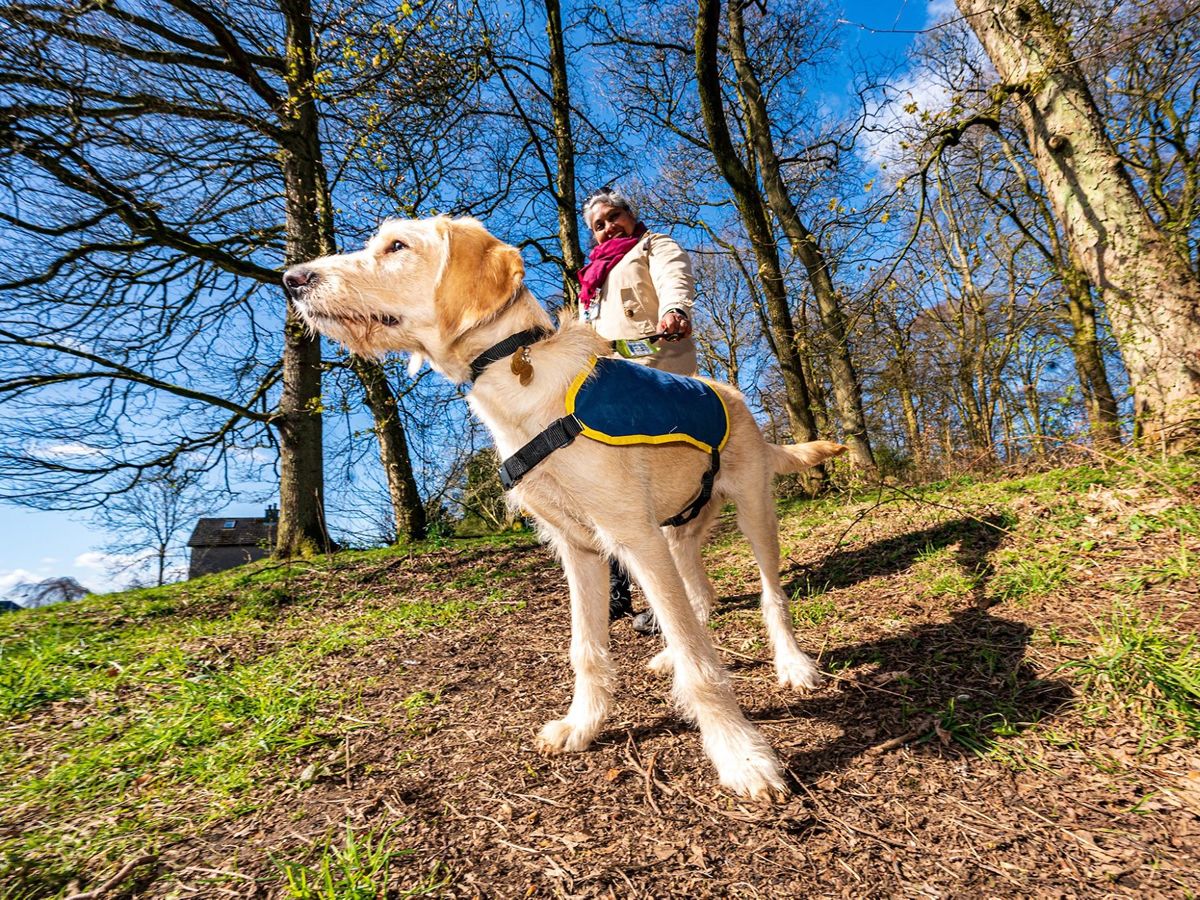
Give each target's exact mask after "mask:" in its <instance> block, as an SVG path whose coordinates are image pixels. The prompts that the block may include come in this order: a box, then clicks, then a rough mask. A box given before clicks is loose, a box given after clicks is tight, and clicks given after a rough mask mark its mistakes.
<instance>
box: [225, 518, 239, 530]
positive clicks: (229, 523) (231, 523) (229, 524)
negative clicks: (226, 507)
mask: <svg viewBox="0 0 1200 900" xmlns="http://www.w3.org/2000/svg"><path fill="white" fill-rule="evenodd" d="M222 527H223V528H236V527H237V519H226V520H225V524H224V525H223V526H222Z"/></svg>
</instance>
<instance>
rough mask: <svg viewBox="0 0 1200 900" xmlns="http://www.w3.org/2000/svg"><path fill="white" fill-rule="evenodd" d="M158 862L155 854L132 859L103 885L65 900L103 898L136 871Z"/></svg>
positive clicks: (72, 895)
mask: <svg viewBox="0 0 1200 900" xmlns="http://www.w3.org/2000/svg"><path fill="white" fill-rule="evenodd" d="M157 861H158V857H157V856H156V855H154V854H153V853H147V854H146V855H145V856H139V857H137V858H136V859H131V860H130V861H129V862H127V863H125V865H123V866H121V868H119V869H117V871H116V873H115V874H114V875H113V876H112V877H111V878H109V879H108V880H107V881H105V882H104V883H103V884H100V885H98V886H97V887H94V888H92V889H91V890H89V891H82V892H80V893H76V894H68V895H67V896H66V897H65V898H63V900H96V898H98V897H103V896H104V895H105V894H107V893H108V892H109V891H111V890H112V889H113V888H115V887H117V886H118V885H119V884H120V883H121V882H122V881H124V880H125V879H126V878H128V877H129V876H130V875H131V874H133V871H134V870H135V869H139V868H141V867H142V866H146V865H149V864H150V863H153V862H157Z"/></svg>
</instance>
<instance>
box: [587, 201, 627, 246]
mask: <svg viewBox="0 0 1200 900" xmlns="http://www.w3.org/2000/svg"><path fill="white" fill-rule="evenodd" d="M636 225H637V222H636V221H635V220H634V218H633V216H631V215H630V214H629V210H627V209H621V208H620V207H617V206H609V205H608V204H607V203H597V204H596V205H595V206H593V207H592V237H594V238H595V239H596V243H597V244H603V243H604V242H605V241H609V240H612V239H613V238H615V237H630V236H631V235H632V234H633V229H634V227H635V226H636Z"/></svg>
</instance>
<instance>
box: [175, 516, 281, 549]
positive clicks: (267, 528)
mask: <svg viewBox="0 0 1200 900" xmlns="http://www.w3.org/2000/svg"><path fill="white" fill-rule="evenodd" d="M229 523H232V525H230V524H229ZM275 524H276V523H275V522H274V521H271V520H268V519H238V518H234V517H232V516H230V517H226V518H222V519H201V520H200V521H198V522H197V523H196V529H195V530H194V531H193V532H192V536H191V537H190V538H188V546H189V547H260V546H262V545H263V544H266V545H268V546H273V545H274V544H275Z"/></svg>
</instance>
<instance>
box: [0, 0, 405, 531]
mask: <svg viewBox="0 0 1200 900" xmlns="http://www.w3.org/2000/svg"><path fill="white" fill-rule="evenodd" d="M355 12H356V11H355V9H353V8H350V9H347V10H343V11H342V13H343V14H342V15H341V16H340V17H338V18H337V21H338V22H339V25H340V26H341V27H342V28H343V31H342V33H341V34H340V35H339V40H338V41H335V42H332V43H334V44H336V45H337V46H338V48H339V49H342V50H344V49H345V48H346V47H350V48H351V49H352V50H353V51H354V53H356V54H359V55H361V54H363V53H364V51H366V52H368V54H369V53H370V50H371V49H374V50H375V51H377V52H376V56H379V55H381V54H382V55H384V56H386V55H387V52H388V51H389V50H390V52H391V53H392V54H393V56H394V55H396V54H397V53H398V51H399V50H401V49H403V45H404V42H405V41H406V40H407V39H408V36H409V33H410V29H409V28H408V25H409V24H410V23H402V24H404V25H405V27H404V28H397V27H395V26H392V27H391V28H390V29H384V30H382V31H380V30H375V31H372V30H371V28H369V27H362V28H360V27H359V25H358V23H360V22H361V21H362V18H363V17H362V16H361V15H360V16H358V17H357V18H356V15H355ZM3 15H4V18H5V21H6V23H7V25H8V27H7V28H6V29H5V36H4V40H3V48H2V49H3V59H2V61H0V66H2V68H0V79H2V80H3V81H4V82H5V83H7V84H8V85H9V86H11V87H13V88H14V96H15V99H14V101H13V102H12V103H11V104H9V105H7V106H6V107H4V108H3V109H2V110H0V136H2V137H3V141H4V145H5V149H6V150H7V152H8V153H9V155H10V158H19V159H21V160H23V161H24V162H25V163H26V164H27V166H28V167H29V168H27V169H25V170H23V171H20V172H17V173H16V174H15V175H13V176H12V177H10V178H9V179H8V182H7V187H8V189H9V191H10V196H11V197H12V198H13V200H14V203H13V204H12V208H13V209H14V210H15V214H12V215H6V216H5V217H4V218H3V220H2V223H3V224H4V225H6V226H7V227H9V228H11V229H13V230H14V232H16V233H20V234H22V235H24V236H25V237H26V238H30V239H32V240H31V241H30V243H31V244H32V245H33V246H34V247H37V248H38V250H39V252H40V253H41V254H42V256H41V257H40V258H41V259H43V260H45V266H44V269H43V270H42V271H40V272H38V273H36V274H34V275H33V276H30V277H26V278H23V279H20V280H13V281H11V282H8V283H6V284H4V285H2V286H0V288H3V290H4V293H5V294H6V295H7V296H9V297H11V298H12V302H13V304H14V306H15V308H16V309H17V311H18V312H17V315H16V316H15V317H14V318H12V319H10V327H9V329H8V330H6V331H5V333H4V334H3V335H2V336H0V337H2V338H3V339H6V340H8V341H9V342H10V343H12V345H13V346H14V347H17V348H19V350H20V360H21V361H24V362H26V363H28V364H29V365H30V366H31V367H32V368H27V369H25V370H24V371H22V370H20V369H17V370H14V371H13V373H12V374H13V377H12V378H9V379H8V380H6V381H5V382H4V384H3V387H4V388H5V390H4V394H5V396H6V397H7V398H8V400H9V401H13V400H18V401H19V400H22V399H24V400H28V399H29V398H30V396H31V394H32V392H36V391H41V392H42V393H43V396H45V394H46V390H47V389H53V388H57V387H59V386H60V385H61V384H63V383H75V384H81V385H82V384H86V385H89V386H95V391H96V393H98V394H99V395H101V396H109V397H120V398H123V399H121V400H119V402H109V403H107V404H104V403H101V404H99V405H96V404H93V405H92V407H91V409H92V412H93V415H92V417H91V418H90V419H89V418H88V417H87V413H86V404H85V403H80V404H78V405H76V406H75V407H74V408H75V409H76V410H77V412H78V415H77V416H76V417H75V419H74V422H73V423H72V424H73V425H74V426H75V427H76V434H77V435H78V436H79V437H81V438H82V437H83V436H84V435H85V434H86V435H90V436H92V437H95V436H97V435H104V434H105V433H111V432H113V431H114V428H113V427H112V426H113V424H114V423H115V422H124V423H125V424H124V425H123V426H121V427H122V430H123V431H124V432H125V434H124V437H125V438H126V440H123V441H121V442H117V443H115V444H114V445H113V446H111V447H109V448H108V452H106V453H105V452H102V453H100V454H93V456H92V458H91V459H90V460H88V459H76V460H74V461H73V463H72V464H71V465H63V464H62V461H61V460H55V461H52V462H51V463H50V464H49V465H47V463H46V461H45V460H44V459H37V458H30V456H29V454H28V453H23V448H22V446H21V444H20V442H19V441H17V442H14V444H12V445H10V446H13V447H14V450H13V452H12V453H11V454H10V455H9V457H8V458H9V459H10V460H12V461H13V469H14V470H17V471H19V470H20V469H21V464H22V463H28V464H30V465H32V466H33V467H34V470H35V471H36V472H40V473H41V474H43V475H45V476H47V477H49V478H50V480H51V481H56V482H57V484H58V486H59V487H60V488H61V487H62V486H63V485H64V484H73V485H74V486H75V487H76V488H78V489H81V490H83V491H84V492H85V493H86V491H88V490H90V489H91V488H98V489H99V490H100V493H99V494H98V495H96V494H95V493H93V494H91V495H90V498H91V501H92V502H94V501H95V500H96V499H97V498H98V499H100V500H103V497H104V496H106V495H107V494H109V493H112V492H113V491H119V490H121V489H122V488H124V487H128V486H130V485H133V484H136V483H137V482H138V480H139V479H140V478H141V477H142V476H141V473H143V472H150V471H153V470H155V469H157V468H161V467H163V466H167V465H169V464H170V463H171V462H172V460H173V459H174V458H175V457H176V456H177V455H179V454H180V453H182V452H190V451H192V450H195V449H198V448H202V447H204V448H209V449H210V450H212V451H213V453H211V454H210V456H209V463H208V464H209V465H213V464H215V463H216V462H217V461H219V460H220V459H221V451H222V450H223V449H224V448H225V447H226V446H228V445H230V444H231V443H233V442H235V441H236V440H243V441H244V440H246V439H247V438H248V436H249V435H251V434H253V433H254V431H256V430H257V429H259V428H261V427H262V426H263V425H269V426H270V427H271V432H270V435H269V437H268V438H267V439H266V440H268V441H270V442H272V443H276V445H277V446H278V449H279V457H278V460H279V470H280V471H279V476H280V505H281V511H280V512H281V515H280V529H279V544H278V551H279V552H280V553H281V554H291V553H303V552H310V551H312V550H314V549H318V548H322V547H326V546H328V543H329V542H328V533H327V523H326V515H325V510H324V496H323V495H324V490H323V466H322V423H321V411H322V401H321V390H320V385H321V378H320V375H321V367H322V360H321V355H320V343H319V341H318V340H317V339H316V338H315V337H314V336H312V335H310V334H308V333H307V332H306V331H305V330H304V328H303V327H302V326H301V325H300V323H299V322H298V321H297V320H296V319H295V317H294V315H293V313H292V311H291V309H290V307H288V306H285V307H283V309H282V310H280V311H281V312H282V313H283V315H282V316H279V317H277V314H276V313H275V312H274V311H273V310H272V311H271V312H270V313H268V312H267V310H268V309H269V307H263V310H262V311H261V312H257V313H256V311H255V310H254V309H253V307H251V306H249V305H248V303H247V301H248V300H249V299H250V298H251V297H253V296H255V295H256V294H257V293H258V292H259V291H261V290H264V289H267V290H270V292H271V296H272V298H273V299H274V298H282V292H281V291H279V290H278V286H277V285H278V274H277V269H276V267H275V266H276V265H278V263H280V262H283V263H285V264H287V263H292V262H297V261H300V260H302V259H308V258H311V257H313V256H317V255H320V254H322V253H326V252H331V251H332V250H333V249H334V248H333V216H334V211H333V205H332V199H331V195H330V185H329V177H328V173H327V169H326V165H325V160H324V158H323V147H322V137H321V133H320V132H321V110H322V109H328V108H330V107H331V106H333V105H335V104H336V102H338V101H339V100H340V99H342V98H340V97H335V96H323V95H322V93H321V89H320V85H319V82H321V80H322V79H321V77H320V76H321V70H320V61H319V59H318V56H319V53H320V52H321V51H320V48H319V47H318V44H317V41H316V39H315V37H314V21H315V20H314V12H313V10H312V8H311V7H310V5H309V4H308V2H307V0H289V2H285V3H284V4H283V5H282V6H279V7H272V6H255V5H251V6H246V7H243V8H241V9H240V11H239V12H238V13H237V14H236V15H234V14H231V13H230V12H229V11H228V10H227V9H225V8H224V7H215V6H209V5H206V4H205V3H204V2H201V0H169V2H163V3H158V4H151V5H150V6H146V7H140V8H138V9H136V10H133V9H126V8H124V7H123V6H121V5H120V4H119V3H106V4H100V5H96V6H83V7H74V6H71V5H66V6H53V5H51V6H46V5H30V4H13V5H10V6H8V7H6V8H5V10H4V12H3ZM371 42H374V47H373V48H372V47H368V45H369V44H370V43H371ZM380 45H382V46H380ZM328 46H329V44H328V43H327V45H326V47H327V49H328ZM344 57H345V54H343V60H344ZM351 58H353V56H352V57H351ZM388 70H389V64H388V63H386V62H384V63H382V64H377V65H375V66H373V67H371V70H370V71H369V72H365V73H359V75H358V78H357V79H345V80H346V81H349V82H350V83H348V84H345V86H344V89H345V90H347V91H348V93H349V95H350V96H355V91H356V90H359V88H357V87H356V84H357V85H361V84H363V83H374V82H379V81H380V80H384V81H386V76H387V74H388ZM95 71H104V72H106V73H108V77H106V78H105V79H102V80H97V79H96V78H95V77H94V72H95ZM327 74H328V73H327ZM326 80H329V79H326ZM47 179H50V181H49V182H48V181H47ZM33 196H37V197H39V198H42V200H43V202H40V203H36V204H35V203H30V202H29V198H30V197H33ZM26 207H28V209H29V212H28V213H26V212H24V211H23V209H24V208H26ZM79 210H82V212H80V211H79ZM35 258H36V257H35ZM84 279H87V280H88V281H90V285H89V287H90V288H92V289H95V288H96V287H99V288H100V291H99V292H94V291H89V290H81V289H79V287H78V285H79V284H80V283H81V282H82V281H83V280H84ZM168 295H169V296H168ZM31 299H33V300H35V301H36V302H38V303H41V304H43V305H45V306H54V307H56V308H59V307H61V305H62V304H63V303H64V302H66V303H69V304H71V305H72V306H73V307H74V309H75V311H76V312H77V316H76V318H75V319H74V320H72V319H71V318H70V316H67V315H63V316H56V315H53V314H51V315H48V316H43V324H42V325H39V324H37V323H35V322H34V321H32V320H31V318H32V317H29V316H21V315H20V310H23V309H28V308H29V302H30V300H31ZM130 301H133V304H132V305H130ZM276 302H277V301H276ZM122 317H123V318H124V320H123V321H122V322H121V324H120V325H116V326H115V321H116V320H118V319H121V318H122ZM138 317H140V318H141V321H140V322H139V323H138V324H140V325H141V326H142V327H141V333H140V334H138V335H137V337H135V338H134V339H132V340H131V339H130V335H131V334H132V333H135V332H136V331H137V329H135V328H134V327H133V326H134V322H133V321H132V320H133V319H135V318H138ZM273 318H274V319H276V321H278V326H277V327H278V328H279V331H278V332H277V333H278V334H281V335H282V344H281V346H280V347H279V351H278V352H280V353H281V363H280V364H279V365H278V366H270V365H263V364H262V363H260V362H259V353H260V352H261V351H263V350H265V349H267V347H268V346H269V345H270V344H271V343H274V342H273V341H272V340H271V339H270V337H269V328H265V327H264V322H263V320H268V321H269V320H270V319H273ZM46 319H50V320H52V321H53V325H52V327H51V328H45V327H44V322H45V320H46ZM114 326H115V327H114ZM126 327H127V328H129V329H130V330H129V331H128V332H125V331H124V330H123V329H124V328H126ZM218 329H221V330H220V331H218ZM238 333H240V334H241V335H242V336H241V338H240V339H239V338H238V337H236V336H235V335H236V334H238ZM239 345H240V346H239ZM81 347H85V348H86V349H85V350H80V348H81ZM239 357H240V358H239ZM168 359H169V360H171V361H172V364H173V366H174V370H173V371H172V372H171V374H170V375H166V374H165V373H164V370H163V363H164V361H165V360H168ZM203 364H207V365H209V366H213V365H214V364H215V366H217V367H220V366H224V367H225V368H223V369H222V370H221V372H220V373H217V372H211V373H206V374H207V377H208V378H209V380H210V385H209V386H208V389H207V390H198V389H197V388H196V387H195V386H194V385H193V384H191V383H189V382H190V381H192V373H193V372H197V371H202V370H203V369H202V368H201V365H203ZM85 365H87V366H90V368H86V369H85V368H84V366H85ZM356 369H357V370H358V371H359V373H360V375H361V376H362V379H363V383H364V395H365V397H366V400H367V403H368V405H369V406H370V407H371V409H372V412H373V414H374V418H375V422H376V433H377V436H378V439H379V442H380V447H381V453H382V455H383V457H384V459H385V461H388V471H389V474H390V476H391V477H390V478H389V483H390V484H391V486H392V493H393V496H394V498H395V499H396V503H395V506H396V513H397V517H398V518H399V519H400V521H401V523H402V525H404V524H405V522H406V520H405V518H404V516H406V515H409V519H408V520H407V521H408V525H409V527H408V528H407V529H406V530H408V531H410V532H414V533H419V532H420V523H419V517H418V516H417V515H411V511H412V510H413V509H415V510H416V513H417V514H419V512H420V509H421V507H420V503H419V500H416V498H415V487H414V485H413V484H412V478H411V472H409V473H408V476H407V478H406V477H405V469H406V467H407V461H406V460H405V459H404V456H405V454H404V435H403V431H402V428H401V426H400V421H399V419H398V417H397V416H396V415H395V413H394V402H393V401H394V398H390V396H389V393H390V392H389V390H388V389H387V384H386V380H385V379H383V378H381V377H380V373H379V372H378V370H377V369H376V368H374V367H373V364H371V363H366V362H359V363H356ZM42 371H50V372H52V373H54V374H53V376H52V377H51V378H50V380H48V381H47V380H45V378H44V377H43V376H41V375H38V376H34V377H32V378H31V377H30V376H28V375H27V374H25V373H27V372H42ZM229 372H233V373H236V374H235V376H234V378H233V384H232V385H230V384H221V383H220V381H221V378H220V377H218V376H219V375H220V374H223V373H229ZM231 388H232V390H231ZM148 391H149V392H161V393H164V394H170V395H172V396H174V397H177V398H181V399H182V400H183V401H186V404H187V406H186V409H181V408H180V406H179V405H176V407H174V410H175V412H176V414H178V413H180V412H184V413H186V414H185V415H184V416H183V417H181V418H175V419H173V421H175V422H177V423H178V424H179V425H180V426H181V427H179V428H175V429H174V432H175V437H174V439H173V440H161V441H160V440H159V438H160V437H161V436H158V435H156V436H155V439H154V440H150V441H146V440H142V441H139V440H138V439H137V438H135V437H132V434H131V433H132V432H136V431H138V430H140V428H142V427H144V423H142V422H140V421H138V416H137V415H136V414H135V413H134V410H136V409H137V408H138V407H139V406H140V408H141V409H142V410H143V411H144V410H145V409H146V408H147V405H149V404H153V403H159V401H155V400H149V399H147V398H148V396H149V395H148V393H147V392H148ZM276 391H278V394H277V395H276ZM268 395H271V396H277V398H278V399H277V400H276V401H275V403H274V409H272V410H268V405H267V404H268V401H267V397H268ZM134 397H136V398H137V399H136V400H133V402H131V398H134ZM75 399H82V397H80V398H72V397H69V396H67V397H65V398H64V397H63V395H62V394H61V392H60V393H59V395H58V396H57V398H56V399H55V400H53V401H52V402H57V403H59V404H60V406H61V405H64V404H65V405H66V406H68V407H70V406H71V405H72V403H73V402H74V400H75ZM205 404H207V405H209V406H211V407H213V408H214V409H217V410H222V411H223V412H224V414H225V415H226V418H225V419H224V420H215V421H212V423H211V425H209V426H208V428H207V430H206V431H204V432H203V433H201V434H199V435H196V434H187V435H186V436H185V433H184V428H183V427H182V426H183V423H184V422H191V421H193V419H194V418H195V417H196V416H197V415H199V416H200V417H201V418H205V417H207V418H209V419H212V414H211V411H207V412H206V411H204V409H203V407H204V405H205ZM159 405H160V407H162V406H163V404H162V403H159ZM89 422H90V423H91V425H92V426H93V427H91V428H90V429H89V428H88V427H87V426H88V423H89ZM81 426H82V427H81ZM192 427H194V426H188V428H189V430H190V429H191V428H192ZM101 443H102V439H101ZM118 444H119V446H118ZM100 449H101V450H102V451H103V450H104V448H103V447H101V448H100ZM406 482H407V483H406ZM21 496H22V497H24V498H25V499H26V500H27V501H34V500H36V497H37V496H38V492H37V491H34V492H32V493H29V492H25V493H22V494H21ZM62 499H63V498H62V496H61V495H60V496H59V497H58V502H62ZM414 501H415V502H414ZM80 502H88V500H87V499H84V500H81V501H80Z"/></svg>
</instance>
